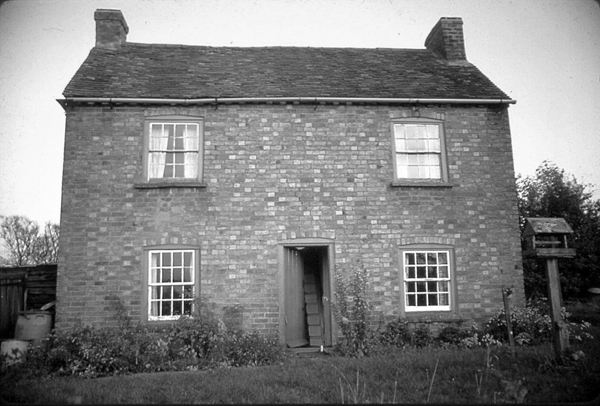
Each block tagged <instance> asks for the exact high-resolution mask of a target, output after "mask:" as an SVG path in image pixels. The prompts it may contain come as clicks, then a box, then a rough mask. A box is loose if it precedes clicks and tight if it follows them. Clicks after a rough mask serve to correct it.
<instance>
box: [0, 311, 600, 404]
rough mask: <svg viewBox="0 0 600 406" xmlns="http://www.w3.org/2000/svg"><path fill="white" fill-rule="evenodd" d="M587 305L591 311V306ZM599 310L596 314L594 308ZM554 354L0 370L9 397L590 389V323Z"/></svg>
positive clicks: (149, 399)
mask: <svg viewBox="0 0 600 406" xmlns="http://www.w3.org/2000/svg"><path fill="white" fill-rule="evenodd" d="M595 311H599V310H598V308H596V310H595ZM599 315H600V313H599ZM594 324H595V325H594V327H593V331H592V333H593V334H594V336H595V337H596V338H595V340H591V341H587V342H583V343H580V344H575V345H573V349H574V350H575V351H578V350H581V351H583V352H584V354H585V356H583V357H582V358H580V359H578V360H577V361H575V360H573V359H572V358H571V359H570V360H569V361H568V362H565V363H562V364H558V363H556V362H554V361H553V360H554V352H553V348H552V346H551V345H544V346H537V347H519V348H516V349H515V352H514V355H513V354H512V353H511V351H510V348H509V347H507V346H501V347H491V348H490V349H486V348H477V349H441V348H426V349H420V350H418V349H409V350H398V351H389V352H387V353H386V354H383V355H378V356H373V357H369V358H363V359H351V358H343V357H335V356H320V357H315V358H299V357H295V356H293V357H290V358H289V359H287V360H286V361H284V362H282V363H281V364H279V365H273V366H266V367H255V368H231V369H218V370H213V371H202V372H198V371H189V372H162V373H153V374H137V375H128V376H115V377H106V378H97V379H81V378H53V379H42V380H35V381H17V382H14V381H10V380H9V379H7V377H6V376H4V377H2V378H0V388H1V389H0V392H1V396H2V399H0V400H2V401H4V402H11V403H12V402H14V403H42V404H44V403H45V404H48V403H63V404H64V403H84V404H93V403H96V404H107V403H108V404H115V403H136V404H147V403H186V404H190V403H342V402H344V403H427V402H429V403H506V402H510V403H516V402H517V401H519V400H524V402H525V403H574V402H590V401H592V400H594V399H598V396H599V395H600V327H599V325H598V324H596V323H594Z"/></svg>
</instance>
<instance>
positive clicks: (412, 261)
mask: <svg viewBox="0 0 600 406" xmlns="http://www.w3.org/2000/svg"><path fill="white" fill-rule="evenodd" d="M404 258H405V260H406V263H407V264H408V265H414V264H415V254H408V253H407V254H406V255H405V257H404Z"/></svg>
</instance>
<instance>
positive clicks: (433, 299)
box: [427, 295, 438, 306]
mask: <svg viewBox="0 0 600 406" xmlns="http://www.w3.org/2000/svg"><path fill="white" fill-rule="evenodd" d="M427 299H428V300H429V306H437V305H438V297H437V295H428V297H427Z"/></svg>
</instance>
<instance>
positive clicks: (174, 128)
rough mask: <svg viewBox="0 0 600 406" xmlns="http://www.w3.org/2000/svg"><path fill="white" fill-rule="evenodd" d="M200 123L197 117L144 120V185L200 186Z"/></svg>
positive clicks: (201, 126) (201, 149)
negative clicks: (198, 184) (192, 184)
mask: <svg viewBox="0 0 600 406" xmlns="http://www.w3.org/2000/svg"><path fill="white" fill-rule="evenodd" d="M202 124H203V121H202V119H201V118H199V117H187V116H162V117H152V118H149V119H148V120H146V123H145V126H144V131H145V142H144V145H145V151H144V178H145V181H146V182H154V183H157V182H163V183H166V184H176V183H177V182H179V183H181V184H184V185H185V184H189V183H190V182H196V183H199V182H202V177H203V165H202V162H203V153H204V139H203V125H202Z"/></svg>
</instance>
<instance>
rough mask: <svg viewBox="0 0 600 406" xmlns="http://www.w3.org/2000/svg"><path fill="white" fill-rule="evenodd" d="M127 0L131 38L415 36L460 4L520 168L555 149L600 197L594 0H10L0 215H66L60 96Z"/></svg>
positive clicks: (351, 40) (415, 42)
mask: <svg viewBox="0 0 600 406" xmlns="http://www.w3.org/2000/svg"><path fill="white" fill-rule="evenodd" d="M100 8H104V9H119V10H121V11H122V12H123V14H124V16H125V19H126V21H127V24H128V25H129V34H128V36H127V40H128V41H129V42H139V43H165V44H186V45H205V46H240V47H247V46H303V47H344V48H346V47H348V48H417V49H423V48H424V43H425V38H426V37H427V35H428V34H429V32H430V30H431V28H432V27H433V26H434V25H435V24H436V22H437V21H438V20H439V19H440V18H441V17H461V18H462V19H463V22H464V26H463V30H464V37H465V48H466V54H467V59H468V60H469V61H470V62H471V63H473V64H474V65H475V66H477V67H478V68H479V69H480V70H481V71H482V72H483V73H484V74H485V75H487V76H488V77H489V78H490V79H491V80H492V81H493V82H494V83H495V84H496V85H497V86H498V87H500V89H502V90H503V91H504V92H505V93H507V94H508V95H509V96H510V97H511V98H512V99H515V100H517V103H516V104H515V105H511V106H510V108H509V117H510V124H511V132H512V140H513V154H514V161H515V171H516V173H517V174H521V175H523V176H530V175H533V174H534V173H535V169H536V168H537V167H538V166H539V165H540V164H541V163H542V162H543V161H544V160H548V161H551V162H553V163H554V164H556V165H557V166H558V167H559V168H562V169H564V170H565V171H566V172H567V173H570V174H572V175H574V176H575V177H576V178H577V180H578V181H579V183H585V184H593V185H595V187H593V188H591V189H592V190H595V194H594V198H596V199H598V198H600V118H599V116H600V1H599V0H526V1H522V0H512V1H511V0H462V1H461V0H427V1H424V0H203V1H188V0H38V1H36V0H14V1H5V2H2V3H1V5H0V119H1V122H0V215H4V216H9V215H24V216H27V217H29V218H30V219H32V220H34V221H37V222H38V223H40V225H43V224H44V223H46V222H48V221H50V222H53V223H59V221H60V199H61V177H62V160H63V148H64V131H65V128H64V127H65V114H64V111H63V109H62V108H61V107H60V105H59V104H58V103H57V102H56V100H57V99H60V98H62V92H63V90H64V88H65V87H66V85H67V84H68V83H69V80H70V79H71V78H72V77H73V75H74V74H75V72H76V71H77V69H78V68H79V66H80V65H81V63H82V62H83V61H84V59H85V58H86V57H87V55H88V53H89V51H90V50H91V48H92V47H93V46H94V43H95V21H94V11H95V10H96V9H100Z"/></svg>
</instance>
